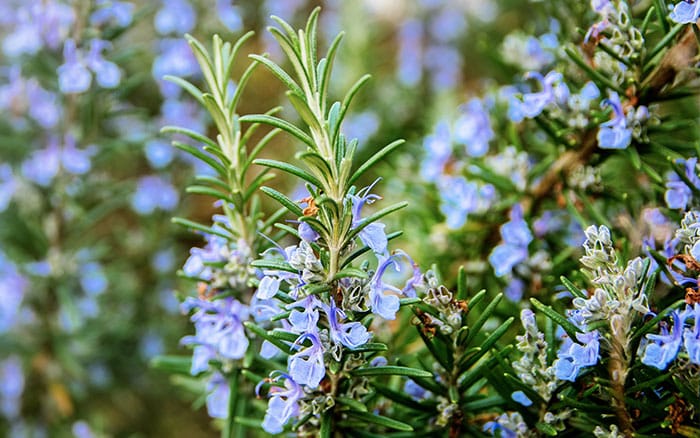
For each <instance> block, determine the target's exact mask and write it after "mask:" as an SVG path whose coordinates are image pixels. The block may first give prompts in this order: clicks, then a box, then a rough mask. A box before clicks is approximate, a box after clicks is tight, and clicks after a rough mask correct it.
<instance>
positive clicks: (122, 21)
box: [90, 0, 134, 27]
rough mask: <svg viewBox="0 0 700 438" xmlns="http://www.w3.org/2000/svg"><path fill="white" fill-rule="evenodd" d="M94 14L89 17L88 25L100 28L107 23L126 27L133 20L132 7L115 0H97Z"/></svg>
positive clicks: (129, 4)
mask: <svg viewBox="0 0 700 438" xmlns="http://www.w3.org/2000/svg"><path fill="white" fill-rule="evenodd" d="M95 6H96V9H95V12H93V13H92V15H90V24H92V25H93V26H102V25H104V24H107V23H109V22H114V23H116V25H117V26H119V27H127V26H128V25H130V24H131V20H132V18H133V12H134V5H133V4H131V3H128V2H122V1H117V0H97V3H96V5H95Z"/></svg>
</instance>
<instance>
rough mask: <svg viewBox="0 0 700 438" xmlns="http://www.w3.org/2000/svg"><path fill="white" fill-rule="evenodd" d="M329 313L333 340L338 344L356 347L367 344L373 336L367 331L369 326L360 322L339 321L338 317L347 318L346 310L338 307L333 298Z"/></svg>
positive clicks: (351, 347)
mask: <svg viewBox="0 0 700 438" xmlns="http://www.w3.org/2000/svg"><path fill="white" fill-rule="evenodd" d="M327 314H328V321H329V322H330V326H331V330H330V331H331V340H333V342H335V343H336V344H342V345H344V346H346V347H347V348H350V349H355V348H357V347H359V346H361V345H364V344H366V343H367V341H369V340H370V338H371V337H372V335H371V334H370V333H369V332H368V331H367V328H366V327H365V326H364V325H362V324H361V323H359V322H345V323H341V322H338V318H340V319H345V318H347V316H346V315H345V312H343V311H342V310H341V309H339V308H338V307H336V305H335V302H334V301H333V300H332V299H331V305H330V308H329V310H328V313H327Z"/></svg>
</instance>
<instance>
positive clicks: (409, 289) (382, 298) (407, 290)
mask: <svg viewBox="0 0 700 438" xmlns="http://www.w3.org/2000/svg"><path fill="white" fill-rule="evenodd" d="M398 258H404V259H405V260H407V261H408V262H409V263H410V264H411V266H413V276H412V277H411V278H409V279H408V281H407V282H406V284H405V285H404V287H403V288H402V289H399V288H397V287H396V286H392V285H390V284H387V283H385V282H384V281H382V277H383V275H384V273H385V271H386V269H387V268H388V267H389V266H394V268H395V269H397V270H398V269H400V265H399V264H398V261H397V259H398ZM419 277H420V270H418V267H417V266H416V265H415V263H414V262H413V260H412V259H411V258H410V257H409V256H408V254H406V253H404V252H402V251H401V252H398V251H397V253H396V254H394V255H392V256H390V257H387V258H384V259H380V261H379V266H377V270H376V272H375V273H374V276H373V277H372V279H371V280H370V282H369V286H370V291H369V301H370V308H371V309H372V313H375V314H377V315H379V316H381V317H382V318H384V319H395V318H396V312H398V310H399V306H400V301H399V297H398V295H409V296H410V295H414V296H415V291H414V290H413V285H414V284H415V283H417V282H419V281H420V279H419ZM386 291H390V292H392V293H391V294H386V293H385V292H386Z"/></svg>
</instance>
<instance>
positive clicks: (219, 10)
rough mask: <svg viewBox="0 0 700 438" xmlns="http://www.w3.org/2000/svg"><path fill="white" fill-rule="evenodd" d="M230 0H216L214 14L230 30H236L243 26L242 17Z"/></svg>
mask: <svg viewBox="0 0 700 438" xmlns="http://www.w3.org/2000/svg"><path fill="white" fill-rule="evenodd" d="M232 3H233V2H232V1H231V0H216V15H217V17H219V20H220V21H221V22H222V23H223V24H224V26H226V28H228V30H230V31H231V32H238V31H239V30H241V28H242V27H243V19H242V18H241V14H240V12H239V11H238V8H237V7H235V6H233V4H232Z"/></svg>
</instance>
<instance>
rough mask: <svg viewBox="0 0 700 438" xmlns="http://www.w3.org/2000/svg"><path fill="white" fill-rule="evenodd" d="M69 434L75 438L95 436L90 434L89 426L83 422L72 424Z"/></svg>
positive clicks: (93, 437)
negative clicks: (71, 433)
mask: <svg viewBox="0 0 700 438" xmlns="http://www.w3.org/2000/svg"><path fill="white" fill-rule="evenodd" d="M71 432H73V436H74V437H75V438H95V434H94V433H92V429H90V425H89V424H88V423H87V422H86V421H84V420H80V421H76V422H75V423H73V426H72V427H71Z"/></svg>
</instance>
